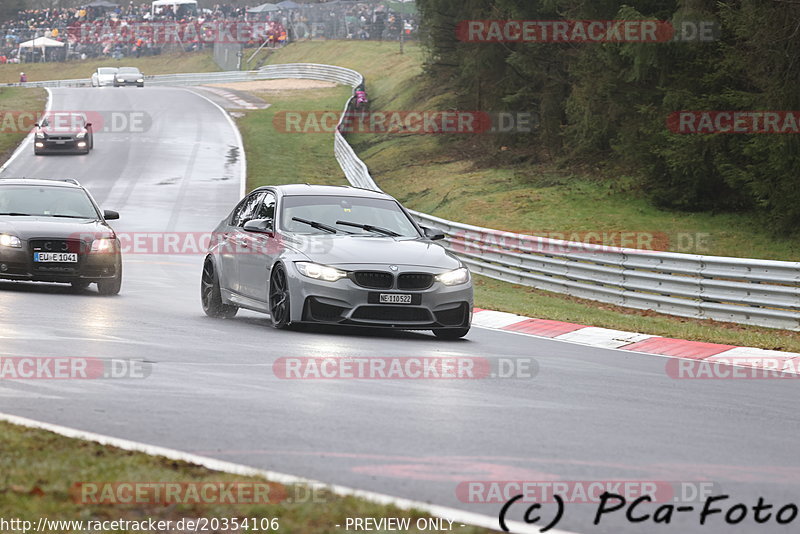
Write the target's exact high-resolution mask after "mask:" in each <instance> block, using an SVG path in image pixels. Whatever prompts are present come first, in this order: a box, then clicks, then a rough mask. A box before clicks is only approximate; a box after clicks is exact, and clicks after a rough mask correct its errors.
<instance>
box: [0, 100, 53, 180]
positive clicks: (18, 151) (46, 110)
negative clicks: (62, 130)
mask: <svg viewBox="0 0 800 534" xmlns="http://www.w3.org/2000/svg"><path fill="white" fill-rule="evenodd" d="M44 89H45V91H47V104H45V107H44V114H45V115H47V114H48V113H49V112H50V107H51V106H52V105H53V93H52V92H51V91H50V88H49V87H45V88H44ZM33 135H34V131H33V130H31V131H30V132H28V135H26V136H25V139H23V140H22V142H21V143H20V144H19V146H17V148H16V150H14V152H13V153H12V154H11V156H10V157H9V158H8V159H7V160H6V162H5V163H3V164H2V165H0V174H2V173H3V171H5V170H6V167H8V166H9V165H11V162H12V161H14V160H15V159H17V156H19V155H20V154H22V151H23V150H25V149H26V148H27V147H28V146H30V144H31V141H33Z"/></svg>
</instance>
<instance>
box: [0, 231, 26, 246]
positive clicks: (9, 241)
mask: <svg viewBox="0 0 800 534" xmlns="http://www.w3.org/2000/svg"><path fill="white" fill-rule="evenodd" d="M0 246H3V247H14V248H20V247H21V246H22V241H20V240H19V238H18V237H17V236H15V235H9V234H0Z"/></svg>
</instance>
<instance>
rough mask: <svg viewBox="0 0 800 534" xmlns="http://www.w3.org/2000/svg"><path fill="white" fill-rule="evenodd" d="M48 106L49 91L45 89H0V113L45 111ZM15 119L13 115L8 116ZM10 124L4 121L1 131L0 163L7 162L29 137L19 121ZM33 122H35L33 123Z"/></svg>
mask: <svg viewBox="0 0 800 534" xmlns="http://www.w3.org/2000/svg"><path fill="white" fill-rule="evenodd" d="M46 104H47V91H45V90H44V89H24V88H22V87H3V88H0V112H2V113H6V112H14V111H33V112H39V111H44V108H45V105H46ZM8 117H9V118H14V115H13V114H9V115H8ZM13 122H14V123H13V124H11V123H8V124H6V122H5V121H4V123H3V124H2V126H0V128H2V130H1V131H0V162H5V161H6V160H7V159H8V158H9V157H10V156H11V154H12V152H14V149H15V148H17V146H18V145H19V144H20V143H21V142H22V140H23V139H25V136H26V135H28V132H27V131H22V130H21V129H20V128H19V127H18V126H19V124H18V122H17V121H13ZM31 122H33V121H31Z"/></svg>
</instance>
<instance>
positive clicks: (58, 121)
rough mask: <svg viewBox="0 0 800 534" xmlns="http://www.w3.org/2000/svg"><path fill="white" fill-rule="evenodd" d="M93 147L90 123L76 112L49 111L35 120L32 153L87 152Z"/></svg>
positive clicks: (84, 116)
mask: <svg viewBox="0 0 800 534" xmlns="http://www.w3.org/2000/svg"><path fill="white" fill-rule="evenodd" d="M93 148H94V135H93V133H92V123H91V122H88V121H87V120H86V115H84V114H83V113H77V112H57V113H50V114H49V115H47V116H45V117H44V118H42V120H41V121H40V122H37V123H36V125H35V130H34V140H33V153H34V154H36V155H40V154H57V153H65V152H71V153H78V154H88V153H89V151H90V150H91V149H93Z"/></svg>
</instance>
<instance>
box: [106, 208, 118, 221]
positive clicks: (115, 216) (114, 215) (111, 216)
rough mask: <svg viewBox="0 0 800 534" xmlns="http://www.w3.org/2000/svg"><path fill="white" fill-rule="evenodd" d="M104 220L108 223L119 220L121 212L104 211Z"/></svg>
mask: <svg viewBox="0 0 800 534" xmlns="http://www.w3.org/2000/svg"><path fill="white" fill-rule="evenodd" d="M103 218H104V219H105V220H107V221H113V220H116V219H119V212H117V211H113V210H103Z"/></svg>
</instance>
